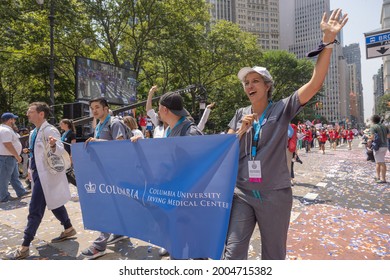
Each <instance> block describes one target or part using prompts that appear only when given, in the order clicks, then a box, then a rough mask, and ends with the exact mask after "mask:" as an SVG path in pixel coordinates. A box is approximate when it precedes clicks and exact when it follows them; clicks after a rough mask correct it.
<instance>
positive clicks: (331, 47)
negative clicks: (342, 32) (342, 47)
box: [322, 39, 340, 49]
mask: <svg viewBox="0 0 390 280" xmlns="http://www.w3.org/2000/svg"><path fill="white" fill-rule="evenodd" d="M322 44H324V48H325V49H333V47H334V45H335V44H337V45H339V44H340V43H339V41H337V40H336V39H335V40H334V41H333V42H330V43H325V42H322Z"/></svg>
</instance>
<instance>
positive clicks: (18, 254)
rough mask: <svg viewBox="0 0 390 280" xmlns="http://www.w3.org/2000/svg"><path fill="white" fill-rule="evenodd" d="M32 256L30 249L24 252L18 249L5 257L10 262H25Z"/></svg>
mask: <svg viewBox="0 0 390 280" xmlns="http://www.w3.org/2000/svg"><path fill="white" fill-rule="evenodd" d="M29 255H30V249H27V250H25V251H22V250H20V249H16V250H14V251H11V252H9V253H8V254H6V255H5V258H6V259H8V260H23V259H25V258H27V257H28V256H29Z"/></svg>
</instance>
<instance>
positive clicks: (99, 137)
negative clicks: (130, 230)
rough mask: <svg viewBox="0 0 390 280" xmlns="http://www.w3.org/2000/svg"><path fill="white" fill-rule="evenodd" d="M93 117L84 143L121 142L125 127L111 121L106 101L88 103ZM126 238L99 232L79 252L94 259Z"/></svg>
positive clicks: (101, 98) (97, 99)
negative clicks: (93, 129) (96, 236)
mask: <svg viewBox="0 0 390 280" xmlns="http://www.w3.org/2000/svg"><path fill="white" fill-rule="evenodd" d="M89 106H90V108H91V111H92V114H93V117H94V118H95V119H96V120H97V121H98V124H97V125H96V127H95V132H94V135H93V137H90V138H88V139H87V140H86V141H85V143H86V145H88V143H89V142H93V141H108V140H123V139H124V136H125V135H126V131H125V127H124V126H122V124H121V123H120V120H119V119H118V118H113V119H111V115H110V111H109V110H110V109H109V107H108V103H107V100H106V99H105V98H103V97H100V98H96V99H92V100H90V101H89ZM126 238H128V237H127V236H124V235H117V234H111V233H106V232H101V233H100V235H99V237H98V238H97V239H96V240H95V241H94V242H93V244H92V245H91V246H89V247H88V248H86V249H84V250H82V251H81V255H82V256H83V257H85V258H86V259H90V260H92V259H96V258H98V257H101V256H103V255H105V254H106V248H107V245H111V244H114V243H116V242H118V241H120V240H123V239H126Z"/></svg>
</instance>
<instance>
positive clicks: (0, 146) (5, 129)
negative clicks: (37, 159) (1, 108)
mask: <svg viewBox="0 0 390 280" xmlns="http://www.w3.org/2000/svg"><path fill="white" fill-rule="evenodd" d="M4 143H12V145H13V146H14V148H15V150H16V152H17V153H18V155H20V153H21V152H22V143H20V140H19V137H18V135H17V134H16V133H15V131H14V130H13V129H12V128H11V127H9V126H8V125H5V124H1V125H0V155H2V156H13V154H11V152H10V151H8V149H7V148H6V147H5V145H4Z"/></svg>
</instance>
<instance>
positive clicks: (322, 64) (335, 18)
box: [298, 9, 348, 105]
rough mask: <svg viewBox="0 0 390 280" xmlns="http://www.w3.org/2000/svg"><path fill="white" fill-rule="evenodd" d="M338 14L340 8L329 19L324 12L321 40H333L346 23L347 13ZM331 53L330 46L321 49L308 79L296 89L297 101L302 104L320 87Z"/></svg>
mask: <svg viewBox="0 0 390 280" xmlns="http://www.w3.org/2000/svg"><path fill="white" fill-rule="evenodd" d="M340 15H341V9H336V10H334V11H333V13H332V14H331V15H330V17H329V19H328V18H327V16H326V13H324V15H323V17H322V20H321V30H322V32H323V38H322V41H323V42H324V43H331V42H334V41H335V39H336V36H337V34H338V33H339V32H340V30H341V29H342V28H343V27H344V25H345V24H346V23H347V21H348V14H344V15H343V16H342V17H340ZM331 55H332V49H331V48H324V49H323V50H322V51H321V53H320V54H319V56H318V59H317V62H316V65H315V67H314V71H313V75H312V77H311V79H310V81H309V82H308V83H307V84H305V85H303V86H302V87H301V88H300V89H299V90H298V98H299V102H300V103H301V104H302V105H304V104H306V103H307V102H308V101H309V100H310V99H311V98H312V97H313V96H314V95H315V94H316V93H317V92H318V91H319V90H320V89H321V87H322V84H323V83H324V80H325V77H326V74H327V72H328V68H329V64H330V58H331Z"/></svg>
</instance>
